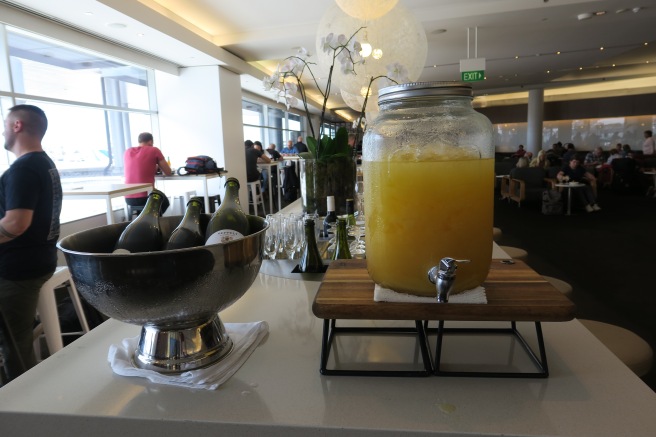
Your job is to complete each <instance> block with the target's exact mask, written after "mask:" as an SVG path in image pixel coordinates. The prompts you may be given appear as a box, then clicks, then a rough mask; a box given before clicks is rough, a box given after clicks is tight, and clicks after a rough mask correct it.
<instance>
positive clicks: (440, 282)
mask: <svg viewBox="0 0 656 437" xmlns="http://www.w3.org/2000/svg"><path fill="white" fill-rule="evenodd" d="M468 262H470V261H469V260H468V259H453V258H449V257H446V258H442V260H440V265H439V266H435V267H433V268H431V269H430V270H429V271H428V280H429V281H431V282H432V283H433V284H435V288H436V289H437V301H438V302H439V303H447V302H448V301H449V294H450V293H451V289H452V288H453V283H454V282H455V280H456V270H457V269H458V264H459V263H463V264H465V263H468Z"/></svg>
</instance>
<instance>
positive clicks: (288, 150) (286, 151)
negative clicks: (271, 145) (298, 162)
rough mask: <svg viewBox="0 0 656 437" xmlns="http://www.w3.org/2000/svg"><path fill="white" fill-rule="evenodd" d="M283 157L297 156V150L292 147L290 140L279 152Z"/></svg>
mask: <svg viewBox="0 0 656 437" xmlns="http://www.w3.org/2000/svg"><path fill="white" fill-rule="evenodd" d="M280 153H282V154H283V155H298V149H297V148H296V146H294V143H293V141H292V140H289V141H287V145H286V146H285V147H283V148H282V150H281V151H280Z"/></svg>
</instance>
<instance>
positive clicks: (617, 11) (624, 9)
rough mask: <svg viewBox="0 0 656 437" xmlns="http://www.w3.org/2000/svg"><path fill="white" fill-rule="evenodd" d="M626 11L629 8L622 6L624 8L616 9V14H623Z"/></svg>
mask: <svg viewBox="0 0 656 437" xmlns="http://www.w3.org/2000/svg"><path fill="white" fill-rule="evenodd" d="M626 11H628V9H627V8H622V9H618V10H616V11H615V13H616V14H621V13H623V12H626Z"/></svg>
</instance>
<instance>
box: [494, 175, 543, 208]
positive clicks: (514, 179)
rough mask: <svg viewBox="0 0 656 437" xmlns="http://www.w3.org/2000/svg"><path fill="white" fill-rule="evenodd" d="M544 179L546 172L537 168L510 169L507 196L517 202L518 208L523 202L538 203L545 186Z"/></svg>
mask: <svg viewBox="0 0 656 437" xmlns="http://www.w3.org/2000/svg"><path fill="white" fill-rule="evenodd" d="M545 177H546V172H545V171H544V169H542V168H539V167H528V168H514V169H512V170H511V171H510V185H509V187H508V188H509V195H508V196H509V197H510V199H511V200H514V201H515V202H517V205H518V206H521V204H522V202H524V201H535V202H537V201H540V200H541V199H542V192H543V191H544V189H545V188H546V186H547V182H546V181H545ZM502 196H503V195H502Z"/></svg>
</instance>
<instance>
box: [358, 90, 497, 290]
mask: <svg viewBox="0 0 656 437" xmlns="http://www.w3.org/2000/svg"><path fill="white" fill-rule="evenodd" d="M472 96H473V93H472V88H471V85H469V84H467V83H461V82H427V83H410V84H403V85H395V86H391V87H387V88H383V89H381V90H380V92H379V99H378V103H379V106H380V113H379V115H378V117H377V118H376V119H375V120H374V121H373V122H371V123H370V125H369V127H368V128H367V132H366V133H365V135H364V139H363V157H362V167H363V179H364V183H365V189H364V197H365V204H366V208H367V214H365V217H366V227H365V239H366V247H367V265H368V269H369V274H370V276H371V277H372V279H373V280H374V281H375V282H376V283H377V284H379V285H381V286H383V287H386V288H390V289H392V290H394V291H399V292H403V293H410V294H415V295H422V296H435V293H436V290H435V285H434V284H432V283H431V282H430V281H429V280H428V271H429V270H430V268H431V267H433V266H436V265H438V264H439V261H440V259H442V258H444V257H452V258H456V259H468V260H471V263H469V264H462V265H460V266H459V267H458V273H457V279H456V282H455V285H454V290H453V293H459V292H462V291H465V290H469V289H472V288H475V287H476V286H478V285H480V284H481V283H483V281H484V280H485V278H486V277H487V274H488V271H489V268H490V261H491V257H492V226H493V225H492V220H493V207H494V205H493V200H494V146H493V145H492V125H491V123H490V121H489V120H488V119H487V117H485V116H484V115H482V114H480V113H478V112H476V111H475V110H474V109H473V107H472Z"/></svg>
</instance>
